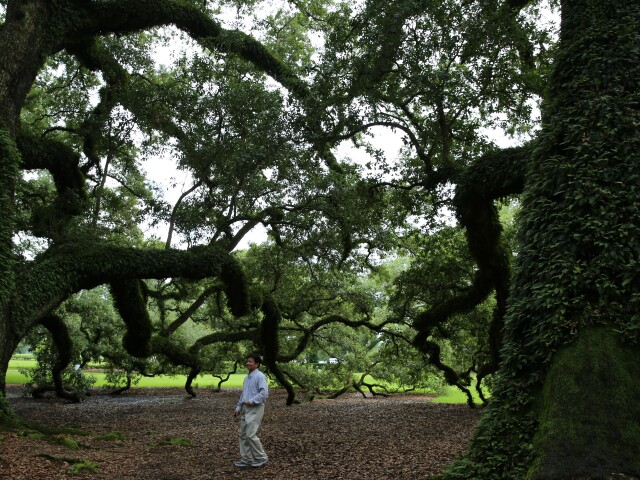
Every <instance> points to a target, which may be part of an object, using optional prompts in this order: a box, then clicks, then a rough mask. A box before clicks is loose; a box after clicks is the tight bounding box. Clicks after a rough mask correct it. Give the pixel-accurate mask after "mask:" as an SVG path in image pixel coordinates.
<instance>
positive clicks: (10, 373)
mask: <svg viewBox="0 0 640 480" xmlns="http://www.w3.org/2000/svg"><path fill="white" fill-rule="evenodd" d="M35 365H36V362H35V360H32V359H31V358H29V357H27V356H14V358H13V359H12V360H11V361H10V362H9V369H8V370H7V384H19V385H22V384H25V383H27V382H28V379H27V377H26V376H25V375H23V374H22V373H20V371H19V370H20V369H23V368H34V367H35ZM88 374H89V375H91V376H93V377H94V378H95V379H96V383H94V384H93V385H94V387H104V386H106V385H107V382H106V380H105V374H104V373H101V372H90V373H88ZM245 376H246V375H245V374H241V373H237V374H233V375H231V377H229V380H227V381H226V382H225V383H223V384H222V388H242V382H243V380H244V377H245ZM186 380H187V377H186V375H159V376H157V377H152V378H147V377H143V378H141V379H140V381H139V382H138V383H137V385H135V386H136V387H141V388H153V387H184V384H185V382H186ZM369 380H371V379H369ZM193 385H194V387H200V388H210V387H216V386H217V385H218V379H217V378H214V377H213V376H212V375H201V376H199V377H197V378H196V379H195V380H194V381H193ZM416 393H429V392H422V391H420V392H416ZM473 393H474V400H476V402H477V403H480V400H479V399H478V398H477V395H476V394H475V389H474V390H473ZM433 401H434V402H436V403H466V402H467V397H466V395H465V394H464V393H462V392H461V391H460V390H459V389H458V388H456V387H447V388H446V390H445V392H444V394H442V395H439V396H437V397H435V398H434V399H433Z"/></svg>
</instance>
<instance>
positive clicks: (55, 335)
mask: <svg viewBox="0 0 640 480" xmlns="http://www.w3.org/2000/svg"><path fill="white" fill-rule="evenodd" d="M40 324H41V325H42V326H44V327H45V328H46V329H47V330H49V332H50V333H51V337H52V339H53V344H54V345H55V347H56V350H57V351H58V359H57V360H56V363H55V364H54V365H53V369H52V371H51V374H52V376H53V388H52V387H51V386H50V385H41V386H39V387H36V388H35V389H34V390H33V392H32V395H33V396H34V397H38V396H39V395H40V394H42V393H44V392H46V391H50V390H54V391H55V392H56V395H57V396H58V397H60V398H64V399H66V400H70V401H72V402H75V403H77V402H79V401H80V396H79V395H78V393H77V392H75V391H69V390H66V389H65V388H64V385H63V383H62V372H63V370H64V369H65V368H67V365H69V363H70V362H71V348H72V342H71V336H70V335H69V329H68V328H67V325H66V324H65V323H64V321H63V320H62V318H60V317H58V316H57V315H53V314H51V315H47V316H46V317H44V318H43V319H42V320H41V321H40Z"/></svg>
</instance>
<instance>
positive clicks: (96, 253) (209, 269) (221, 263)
mask: <svg viewBox="0 0 640 480" xmlns="http://www.w3.org/2000/svg"><path fill="white" fill-rule="evenodd" d="M170 277H184V278H189V279H202V278H206V277H219V278H220V279H221V280H222V282H223V284H224V289H225V292H226V294H227V300H228V303H229V307H230V309H231V311H232V313H233V314H234V315H243V314H245V313H247V312H248V294H247V285H246V281H245V279H244V274H243V272H242V269H241V267H240V265H239V264H238V263H237V262H236V261H235V259H234V258H233V257H232V256H230V255H229V254H228V253H227V252H225V251H224V250H222V249H220V248H218V247H215V246H212V247H194V248H192V249H190V250H184V251H182V250H173V249H167V250H140V249H136V248H126V247H117V246H113V245H108V244H104V243H99V242H90V241H88V240H87V241H85V242H83V243H78V244H75V243H69V244H65V245H62V246H59V247H52V248H51V249H50V250H49V251H48V252H47V253H46V254H44V255H42V256H41V257H38V258H36V260H35V261H33V262H32V263H30V264H29V265H28V266H27V267H26V268H25V269H24V270H23V271H22V272H20V274H19V280H18V282H17V284H18V285H19V286H20V288H19V289H18V292H17V294H16V297H15V300H14V302H15V304H16V305H19V306H20V307H19V308H17V309H16V311H15V312H14V320H13V321H14V323H15V325H16V327H18V329H19V330H23V331H25V332H26V331H28V330H29V329H30V328H31V326H33V325H34V323H37V322H38V321H39V319H40V318H42V317H43V316H44V315H46V314H47V313H48V312H49V311H50V310H51V309H52V308H54V307H56V306H57V305H59V304H60V303H61V302H62V301H63V300H64V299H65V298H67V297H68V296H69V295H70V294H72V293H74V292H77V291H80V290H81V289H90V288H93V287H96V286H98V285H101V284H105V283H111V282H115V281H118V280H123V279H143V278H158V279H160V278H170Z"/></svg>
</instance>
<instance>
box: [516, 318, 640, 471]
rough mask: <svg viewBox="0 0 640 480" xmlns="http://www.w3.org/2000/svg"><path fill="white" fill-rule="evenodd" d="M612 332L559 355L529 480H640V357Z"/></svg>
mask: <svg viewBox="0 0 640 480" xmlns="http://www.w3.org/2000/svg"><path fill="white" fill-rule="evenodd" d="M620 340H621V336H620V334H618V333H615V332H614V331H613V330H612V329H611V328H605V327H592V328H588V329H585V330H583V331H582V332H581V333H580V335H579V336H578V339H577V341H576V342H574V343H572V344H570V345H568V346H566V347H564V348H562V349H561V350H559V351H558V352H557V353H556V355H555V358H554V362H553V365H552V366H551V368H550V369H549V372H548V373H547V378H546V381H545V383H544V388H543V390H542V392H541V393H540V394H539V395H538V397H537V400H536V410H537V412H538V421H539V427H538V431H537V433H536V435H535V437H534V439H533V461H532V467H531V469H530V470H529V472H528V475H527V480H543V479H555V478H573V477H576V476H579V477H586V478H594V477H600V476H601V477H602V478H606V476H607V475H610V474H611V473H621V474H630V475H636V474H637V473H638V472H640V454H639V450H638V446H639V445H640V401H638V399H640V382H638V381H637V376H638V372H640V351H639V350H638V349H637V348H636V347H635V346H630V345H626V344H624V343H621V341H620Z"/></svg>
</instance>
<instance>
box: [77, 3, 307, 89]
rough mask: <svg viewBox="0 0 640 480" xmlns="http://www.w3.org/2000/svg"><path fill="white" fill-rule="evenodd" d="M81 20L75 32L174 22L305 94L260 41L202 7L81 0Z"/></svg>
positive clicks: (123, 30)
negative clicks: (230, 27)
mask: <svg viewBox="0 0 640 480" xmlns="http://www.w3.org/2000/svg"><path fill="white" fill-rule="evenodd" d="M82 8H84V10H85V12H84V13H85V14H84V15H83V17H82V19H83V21H82V22H79V24H78V25H76V31H75V32H74V36H75V37H77V35H78V34H79V33H80V34H88V35H100V34H104V33H107V32H112V33H131V32H136V31H140V30H144V29H148V28H152V27H160V26H168V25H175V26H176V27H177V28H179V29H180V30H182V31H184V32H186V33H187V34H188V35H189V36H191V38H193V39H194V40H196V41H197V42H199V43H200V44H201V45H202V46H203V47H204V48H207V49H209V50H216V51H220V52H223V53H233V54H236V55H238V56H240V57H241V58H243V59H245V60H247V61H249V62H251V63H252V64H253V65H255V66H256V67H257V68H259V69H260V70H262V71H264V72H265V73H267V74H268V75H269V76H271V77H272V78H274V79H275V80H276V81H278V82H279V83H280V84H281V85H283V86H284V87H285V88H287V89H288V90H289V91H291V92H293V93H294V94H295V95H296V96H297V97H299V98H302V97H304V96H306V95H307V93H308V88H307V85H306V84H305V83H304V82H303V81H302V80H300V79H299V78H298V77H297V76H296V75H295V73H294V72H293V71H292V70H291V69H289V68H288V67H287V66H286V65H285V64H284V63H283V62H281V61H280V60H278V59H277V58H276V57H275V56H274V55H273V54H271V53H270V52H269V51H268V50H267V49H266V48H265V47H264V46H263V45H262V44H261V43H260V42H258V41H257V40H255V39H254V38H253V37H251V36H249V35H246V34H244V33H242V32H240V31H233V30H226V29H224V28H222V27H221V25H220V24H219V23H218V22H216V21H215V20H213V19H212V18H211V17H210V16H209V15H208V14H206V13H205V12H204V11H202V10H200V9H198V8H196V7H195V6H192V5H189V4H187V3H185V2H179V1H176V0H127V1H126V2H122V1H103V2H84V4H83V6H82Z"/></svg>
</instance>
